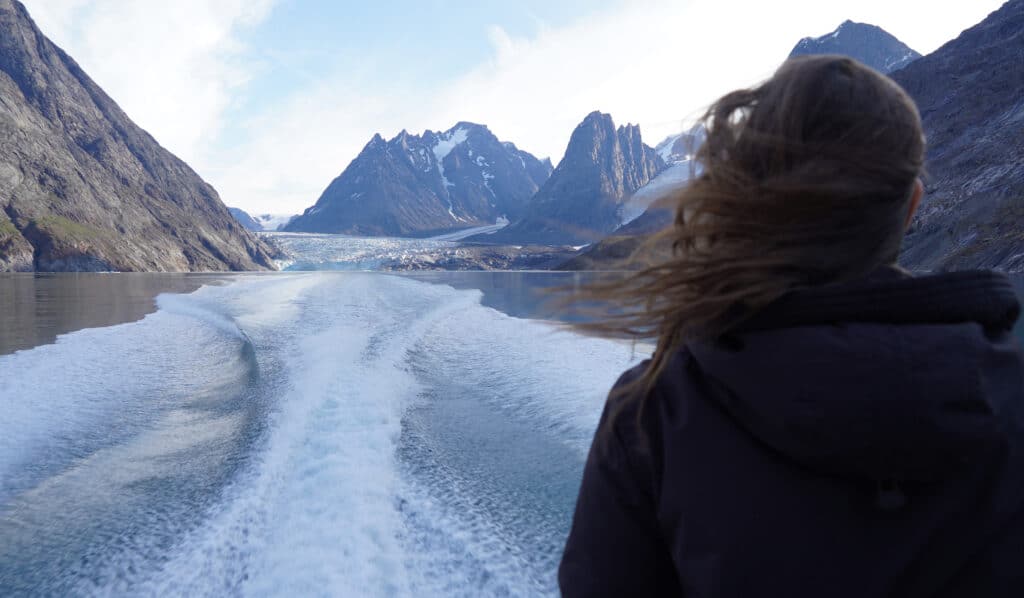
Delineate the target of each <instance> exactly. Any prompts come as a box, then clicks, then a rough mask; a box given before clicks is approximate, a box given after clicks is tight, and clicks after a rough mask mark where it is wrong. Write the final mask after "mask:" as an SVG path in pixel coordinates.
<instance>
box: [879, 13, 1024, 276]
mask: <svg viewBox="0 0 1024 598" xmlns="http://www.w3.org/2000/svg"><path fill="white" fill-rule="evenodd" d="M893 78H894V79H895V80H896V81H897V82H898V83H899V84H900V85H902V86H903V87H904V88H905V89H906V90H907V91H908V92H909V93H910V95H911V96H913V97H914V100H915V101H916V102H917V105H918V107H919V108H920V110H921V117H922V120H923V122H924V128H925V133H926V135H927V137H928V164H927V169H928V176H927V178H926V179H925V187H926V191H927V193H926V195H925V198H924V200H923V202H922V205H921V208H920V210H919V212H918V216H917V217H916V218H915V219H914V222H913V226H912V228H911V230H910V232H909V234H908V235H907V238H906V241H905V243H904V248H903V255H902V262H903V263H904V264H905V265H907V266H909V267H913V268H916V269H926V270H948V269H965V268H999V269H1003V270H1008V271H1016V272H1019V271H1024V0H1011V1H1010V2H1007V3H1006V4H1004V5H1003V6H1002V8H1000V9H999V10H998V11H996V12H994V13H992V14H991V15H989V16H988V18H986V19H985V20H984V21H982V22H981V23H980V24H978V25H976V26H974V27H972V28H970V29H968V30H966V31H964V32H963V33H962V34H960V36H959V37H958V38H957V39H955V40H953V41H951V42H949V43H947V44H945V45H944V46H942V47H941V48H939V49H938V50H936V51H935V52H934V53H932V54H929V55H928V56H925V57H924V58H921V59H920V60H918V61H916V62H914V63H913V64H911V65H910V66H908V67H907V68H905V69H903V70H901V71H899V72H897V73H894V74H893Z"/></svg>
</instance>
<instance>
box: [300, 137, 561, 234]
mask: <svg viewBox="0 0 1024 598" xmlns="http://www.w3.org/2000/svg"><path fill="white" fill-rule="evenodd" d="M550 174H551V162H550V161H540V160H538V159H537V158H535V157H534V156H532V155H531V154H529V153H527V152H524V151H522V150H520V149H518V148H516V146H515V145H514V144H512V143H508V142H501V141H499V140H498V138H497V137H495V136H494V134H493V133H491V132H490V130H488V129H487V127H485V126H483V125H477V124H473V123H466V122H460V123H458V124H456V125H455V126H454V127H452V128H451V129H449V130H448V131H446V132H444V133H434V132H433V131H426V132H425V133H424V134H423V135H422V136H418V135H410V134H409V133H408V132H406V131H402V132H401V133H399V134H398V136H396V137H395V138H394V139H392V140H391V141H384V139H383V138H382V137H381V136H380V135H374V137H373V139H371V140H370V142H369V143H368V144H367V145H366V147H365V148H364V149H363V151H362V152H361V153H360V154H359V156H358V157H356V159H355V160H353V161H352V163H351V164H349V166H348V168H346V169H345V171H344V172H342V173H341V176H339V177H338V178H336V179H334V181H333V182H332V183H331V184H330V186H329V187H327V190H326V191H324V192H323V194H322V195H321V196H320V199H319V200H317V202H316V205H314V206H313V207H311V208H309V209H307V210H306V211H305V212H304V213H303V214H302V215H301V216H298V217H296V218H295V219H294V220H292V221H291V222H289V223H288V224H287V226H285V227H284V228H283V230H286V231H292V232H321V233H346V234H354V235H372V236H376V235H390V236H422V235H427V234H434V233H441V232H448V231H453V230H459V229H465V228H471V227H475V226H483V225H487V224H494V222H495V221H496V220H498V219H499V218H502V217H504V218H507V219H510V220H514V219H516V218H518V217H519V216H521V215H522V214H523V212H524V209H525V207H526V203H527V200H529V198H530V197H532V196H533V194H534V193H535V192H536V191H537V189H538V188H539V186H540V185H541V184H542V183H543V182H544V181H545V180H547V178H548V176H550Z"/></svg>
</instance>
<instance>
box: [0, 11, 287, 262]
mask: <svg viewBox="0 0 1024 598" xmlns="http://www.w3.org/2000/svg"><path fill="white" fill-rule="evenodd" d="M268 252H269V249H268V248H267V247H266V246H265V245H264V244H263V243H262V242H261V241H259V240H258V239H256V238H255V237H254V236H252V235H251V234H250V233H249V232H247V231H246V230H245V229H244V228H243V227H242V226H241V225H240V224H238V223H237V222H236V221H235V219H234V218H232V217H231V214H229V213H228V210H227V208H226V207H225V206H224V204H222V203H221V201H220V198H219V197H218V196H217V192H216V191H214V189H213V187H211V186H210V185H208V184H207V183H206V182H204V181H203V180H202V179H201V178H199V176H198V175H197V174H196V173H195V172H193V171H192V169H191V168H189V167H188V165H187V164H185V163H184V162H182V161H181V160H179V159H178V158H176V157H175V156H174V155H172V154H171V153H170V152H168V151H167V150H165V149H163V148H162V147H160V145H159V144H158V143H157V142H156V141H155V140H154V139H153V138H152V137H150V136H149V135H148V134H147V133H146V132H145V131H143V130H142V129H140V128H139V127H138V126H137V125H136V124H135V123H133V122H132V121H131V120H130V119H129V118H128V116H126V115H125V113H124V112H122V111H121V109H120V108H119V107H118V106H117V104H115V103H114V101H113V100H111V99H110V97H108V96H107V94H105V93H104V92H103V90H102V89H100V88H99V86H97V85H96V83H94V82H93V81H92V79H90V78H89V77H88V75H86V74H85V73H84V72H83V71H82V69H81V68H80V67H79V66H78V64H76V63H75V61H74V60H72V59H71V58H70V57H69V56H68V55H67V54H65V53H64V52H63V51H62V50H61V49H60V48H58V47H57V46H55V45H54V44H53V43H52V42H50V40H48V39H47V38H46V37H45V36H44V35H43V34H42V33H41V32H40V31H39V29H38V28H37V27H36V25H35V23H34V22H33V21H32V19H31V18H30V17H29V14H28V11H27V10H26V9H25V7H24V6H23V5H22V4H21V3H19V2H17V1H13V0H0V270H40V271H58V270H121V271H131V270H157V271H197V270H252V269H272V268H273V265H272V261H271V258H270V255H269V253H268Z"/></svg>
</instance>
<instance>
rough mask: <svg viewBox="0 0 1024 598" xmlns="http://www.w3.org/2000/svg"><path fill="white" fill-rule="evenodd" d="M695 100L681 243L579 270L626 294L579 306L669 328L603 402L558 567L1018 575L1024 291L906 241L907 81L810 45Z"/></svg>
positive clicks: (664, 241)
mask: <svg viewBox="0 0 1024 598" xmlns="http://www.w3.org/2000/svg"><path fill="white" fill-rule="evenodd" d="M704 124H705V127H706V130H707V133H708V134H707V141H706V142H705V144H704V146H703V147H702V148H701V149H700V150H699V152H698V156H697V160H698V162H699V163H700V165H701V167H702V172H701V173H700V175H699V176H698V177H697V178H696V179H695V180H693V181H692V182H691V183H690V184H688V186H687V187H686V188H684V189H683V190H681V191H679V192H678V193H677V195H676V197H675V200H676V218H675V222H674V225H673V226H672V227H671V228H669V229H667V230H666V231H664V232H663V233H660V234H659V235H658V236H656V238H655V239H654V241H652V243H651V245H650V246H651V247H652V248H654V249H656V250H657V249H661V250H664V248H666V247H670V248H671V251H670V253H669V254H668V255H664V253H662V254H661V257H659V258H658V259H655V260H653V261H651V262H648V263H647V264H646V265H645V267H643V268H642V269H640V270H639V271H637V272H635V273H633V274H631V275H629V276H627V277H625V278H624V279H622V280H615V281H612V282H607V283H603V284H598V285H595V286H593V287H591V290H590V293H589V298H591V299H598V300H601V301H606V302H609V303H610V304H611V305H612V306H613V309H612V310H611V311H610V312H609V314H608V317H607V319H605V320H601V321H597V322H595V323H592V324H585V325H584V326H583V327H584V328H589V329H591V330H594V331H598V332H606V333H612V334H620V335H623V336H626V337H645V336H653V337H656V338H657V348H656V350H655V352H654V355H653V357H652V359H651V360H650V361H649V362H646V363H645V364H643V365H641V366H639V367H638V368H636V369H635V370H633V371H631V372H628V373H627V374H626V375H625V376H624V377H623V378H622V379H621V380H620V381H619V384H618V385H617V388H616V389H615V390H613V392H612V394H611V397H610V399H609V403H608V405H607V407H606V409H605V414H604V416H603V417H602V420H601V424H600V426H599V428H598V431H597V433H596V435H595V439H594V444H593V446H592V449H591V453H590V456H589V458H588V461H587V465H586V469H585V472H584V476H583V484H582V487H581V490H580V496H579V500H578V502H577V508H576V515H575V518H574V521H573V528H572V532H571V535H570V537H569V541H568V543H567V546H566V551H565V555H564V558H563V562H562V566H561V569H560V572H559V573H560V574H559V580H560V583H561V587H562V590H563V592H564V593H565V594H566V595H568V596H576V595H650V594H659V595H660V594H669V593H676V594H678V593H682V594H684V595H693V596H756V595H768V596H900V597H903V596H1024V567H1021V565H1022V564H1024V563H1022V559H1024V404H1022V401H1024V364H1022V359H1021V353H1020V349H1019V346H1018V344H1017V342H1016V340H1015V339H1014V338H1013V336H1012V334H1011V329H1012V327H1013V324H1014V322H1015V321H1016V319H1017V316H1018V314H1019V311H1020V307H1019V304H1018V302H1017V300H1016V298H1015V295H1014V292H1013V288H1012V287H1011V286H1010V284H1009V282H1008V281H1007V280H1006V278H1005V277H1003V276H1002V275H998V274H994V273H988V272H966V273H954V274H941V275H933V276H922V277H917V278H915V277H911V276H910V275H908V274H906V273H904V272H903V271H901V270H899V269H898V268H897V267H896V266H895V264H896V260H897V257H898V255H899V248H900V243H901V241H902V239H903V235H904V232H905V229H906V227H907V226H908V225H909V224H910V223H911V222H912V218H913V216H914V213H915V211H916V210H917V208H918V206H919V204H920V201H921V199H922V196H923V184H922V182H921V180H920V176H921V175H922V170H923V161H924V138H923V133H922V131H921V125H920V119H919V117H918V114H917V111H916V108H915V107H914V105H913V102H912V101H911V100H910V98H909V97H908V96H907V95H906V93H905V92H904V91H903V90H902V89H900V88H899V87H898V86H896V85H895V83H893V82H892V81H891V80H889V79H887V78H886V77H884V76H883V75H880V74H878V73H877V72H874V71H872V70H871V69H868V68H867V67H864V66H863V65H860V64H858V63H856V62H854V61H852V60H850V59H848V58H843V57H838V56H824V57H813V58H801V59H798V60H794V61H790V62H788V63H786V64H784V65H783V67H782V68H780V69H779V71H778V72H777V73H776V74H775V76H774V77H772V78H771V79H770V80H768V81H767V82H765V83H764V84H762V85H761V86H759V87H756V88H753V89H748V90H738V91H736V92H733V93H730V94H727V95H726V96H724V97H723V98H721V99H720V100H719V101H718V102H717V103H716V104H715V105H713V106H712V108H711V109H710V110H709V112H708V114H707V115H706V117H705V122H704ZM655 253H657V252H655Z"/></svg>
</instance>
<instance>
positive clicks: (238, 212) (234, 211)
mask: <svg viewBox="0 0 1024 598" xmlns="http://www.w3.org/2000/svg"><path fill="white" fill-rule="evenodd" d="M228 212H231V215H232V216H234V217H235V220H237V221H238V223H239V224H241V225H242V226H244V227H245V230H249V231H253V232H257V231H261V230H263V225H262V224H260V223H259V222H257V221H256V219H255V218H253V217H252V216H250V215H249V213H248V212H246V211H245V210H243V209H241V208H228Z"/></svg>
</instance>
